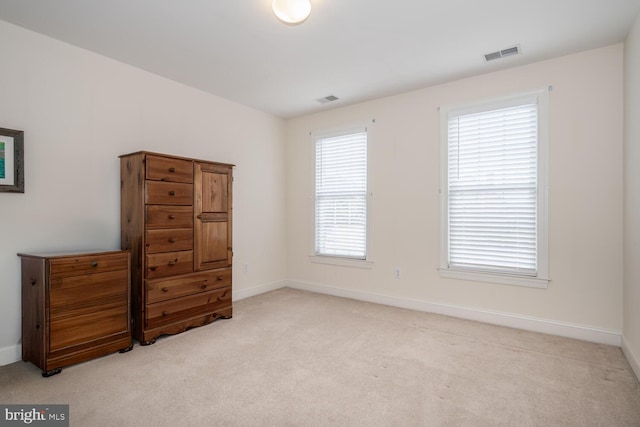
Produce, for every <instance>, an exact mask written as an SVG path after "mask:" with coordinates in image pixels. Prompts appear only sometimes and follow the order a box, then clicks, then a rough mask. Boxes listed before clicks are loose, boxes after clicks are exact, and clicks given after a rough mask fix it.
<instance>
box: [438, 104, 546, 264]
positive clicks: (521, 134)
mask: <svg viewBox="0 0 640 427" xmlns="http://www.w3.org/2000/svg"><path fill="white" fill-rule="evenodd" d="M447 171H448V173H447V182H448V194H447V200H448V268H454V269H460V270H470V271H480V272H482V271H485V272H490V273H498V274H515V275H520V276H536V275H537V272H538V259H537V254H538V179H537V177H538V105H537V102H536V100H535V98H533V100H532V101H528V102H526V103H521V104H519V105H513V106H508V107H505V108H498V109H490V110H486V109H485V110H484V111H474V112H466V113H465V112H462V113H461V112H458V113H455V112H450V113H449V116H448V165H447Z"/></svg>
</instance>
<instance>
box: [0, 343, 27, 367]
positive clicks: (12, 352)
mask: <svg viewBox="0 0 640 427" xmlns="http://www.w3.org/2000/svg"><path fill="white" fill-rule="evenodd" d="M19 360H22V346H21V345H20V344H16V345H10V346H9V347H3V348H0V366H4V365H9V364H11V363H14V362H17V361H19Z"/></svg>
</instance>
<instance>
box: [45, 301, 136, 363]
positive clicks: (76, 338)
mask: <svg viewBox="0 0 640 427" xmlns="http://www.w3.org/2000/svg"><path fill="white" fill-rule="evenodd" d="M49 329H50V331H49V332H50V338H49V351H50V352H53V351H57V350H61V349H64V348H67V347H74V346H82V345H85V344H87V343H89V342H91V341H94V340H98V339H100V338H104V337H109V336H114V335H116V334H119V333H128V331H129V309H128V305H127V295H126V294H124V295H120V296H118V297H114V298H112V299H110V300H104V301H103V302H102V303H101V304H100V306H99V307H90V306H86V307H80V308H76V309H75V310H69V311H64V312H62V313H58V314H56V315H53V314H52V315H51V319H50V325H49ZM85 346H86V345H85Z"/></svg>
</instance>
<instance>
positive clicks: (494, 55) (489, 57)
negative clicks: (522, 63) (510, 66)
mask: <svg viewBox="0 0 640 427" xmlns="http://www.w3.org/2000/svg"><path fill="white" fill-rule="evenodd" d="M519 53H520V46H519V45H516V46H513V47H508V48H506V49H502V50H499V51H497V52H491V53H487V54H485V55H484V59H485V60H486V61H487V62H489V61H493V60H494V59H500V58H505V57H507V56H512V55H517V54H519Z"/></svg>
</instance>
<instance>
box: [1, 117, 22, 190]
mask: <svg viewBox="0 0 640 427" xmlns="http://www.w3.org/2000/svg"><path fill="white" fill-rule="evenodd" d="M0 192H2V193H24V131H21V130H14V129H5V128H0Z"/></svg>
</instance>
